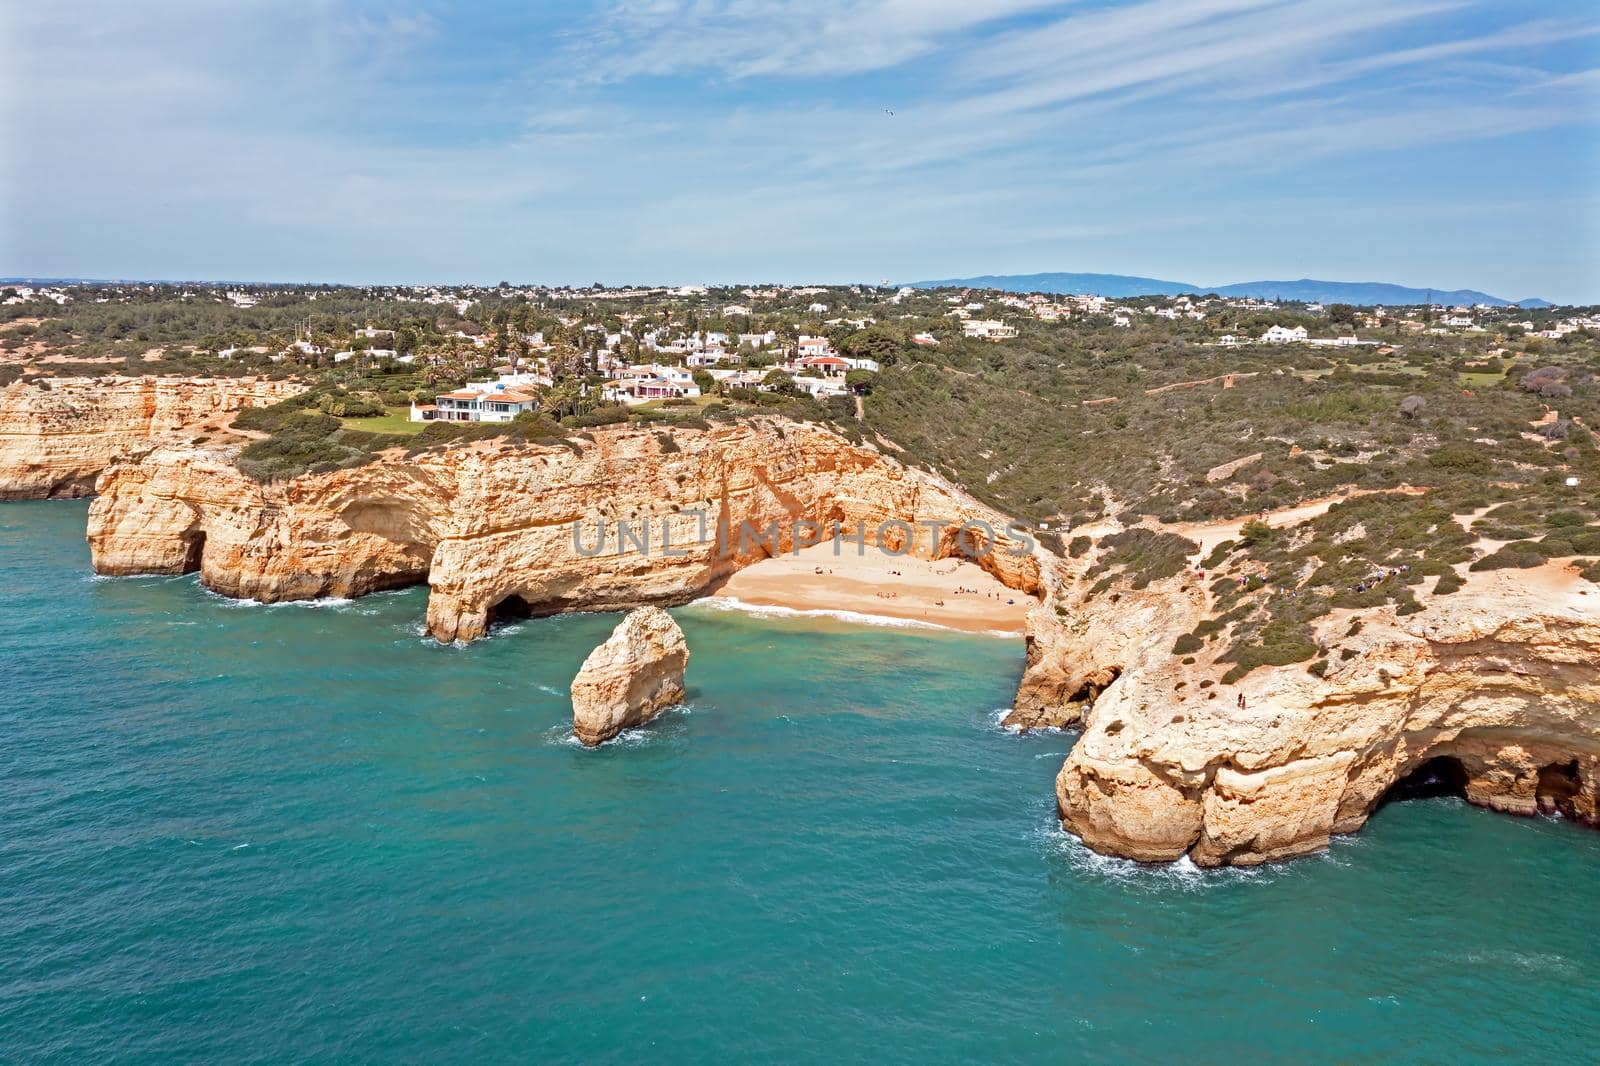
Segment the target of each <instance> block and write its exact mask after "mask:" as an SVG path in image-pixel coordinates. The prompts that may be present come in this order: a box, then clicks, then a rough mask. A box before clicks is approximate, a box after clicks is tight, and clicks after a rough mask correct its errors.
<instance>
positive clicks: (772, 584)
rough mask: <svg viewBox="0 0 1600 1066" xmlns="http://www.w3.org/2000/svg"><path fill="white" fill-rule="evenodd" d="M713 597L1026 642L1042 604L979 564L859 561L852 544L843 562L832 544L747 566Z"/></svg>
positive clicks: (875, 557)
mask: <svg viewBox="0 0 1600 1066" xmlns="http://www.w3.org/2000/svg"><path fill="white" fill-rule="evenodd" d="M819 569H820V570H821V571H822V573H818V572H817V571H818V570H819ZM957 589H965V590H969V591H964V592H958V591H956V590H957ZM712 595H713V596H714V597H716V598H720V599H735V600H738V601H739V602H740V603H745V604H750V605H751V606H757V607H787V608H789V609H791V610H796V611H850V612H853V613H856V614H866V615H877V616H879V617H881V618H896V619H902V620H907V621H914V622H925V623H928V624H930V625H938V626H944V627H946V628H949V629H959V630H962V631H964V632H968V633H1014V634H1017V635H1019V636H1020V635H1021V634H1022V632H1023V629H1024V625H1023V623H1024V619H1026V617H1027V614H1028V611H1029V610H1030V609H1032V608H1033V607H1034V606H1035V605H1036V604H1037V603H1038V601H1037V600H1036V599H1034V598H1033V597H1032V596H1029V595H1027V594H1025V593H1022V592H1017V591H1016V590H1015V589H1008V588H1006V587H1005V586H1004V585H1002V584H1001V583H1000V582H999V581H998V580H997V579H996V578H994V577H993V576H991V575H990V574H989V572H988V571H986V570H984V569H982V568H981V567H979V566H978V565H977V564H976V563H971V562H967V561H966V560H963V559H941V560H939V561H938V562H935V563H930V562H928V561H927V560H925V559H917V558H913V557H912V556H909V555H903V556H899V557H896V556H892V555H887V554H885V553H883V552H880V551H878V550H876V549H875V548H868V549H867V552H866V554H865V555H857V554H856V546H855V544H854V543H853V542H849V541H846V542H844V543H843V544H841V545H840V548H839V554H838V555H835V554H834V547H833V543H832V542H829V543H826V544H818V545H815V546H814V547H810V548H805V549H802V550H801V551H800V553H799V554H798V555H781V556H778V557H776V558H772V559H767V560H764V561H762V562H759V563H755V564H754V565H752V566H747V567H745V568H744V569H743V570H740V571H739V572H738V573H736V574H734V575H733V576H732V577H731V578H729V579H728V581H727V582H726V583H725V584H723V585H722V586H721V587H720V588H718V589H717V591H716V592H714V593H713V594H712ZM940 601H943V605H942V606H941V605H940ZM1008 601H1009V602H1008Z"/></svg>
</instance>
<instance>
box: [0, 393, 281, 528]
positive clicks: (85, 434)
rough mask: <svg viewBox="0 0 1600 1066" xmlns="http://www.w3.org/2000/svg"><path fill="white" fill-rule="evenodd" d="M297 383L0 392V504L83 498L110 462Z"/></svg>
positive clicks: (221, 420) (199, 428)
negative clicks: (10, 501)
mask: <svg viewBox="0 0 1600 1066" xmlns="http://www.w3.org/2000/svg"><path fill="white" fill-rule="evenodd" d="M303 388H304V386H303V385H299V384H296V383H294V382H287V381H268V380H266V379H258V378H203V379H199V378H163V377H142V378H111V379H94V378H50V379H43V380H41V381H35V382H21V381H19V382H13V383H12V384H11V385H8V386H6V387H5V388H3V389H0V500H27V499H50V498H58V497H75V496H87V495H89V494H90V493H91V492H93V491H94V481H95V478H96V477H98V476H99V474H100V472H101V471H102V470H104V469H105V468H106V466H107V465H108V464H110V462H111V461H112V460H113V459H116V458H120V457H123V456H128V455H132V454H134V453H136V452H139V451H142V450H144V449H147V448H149V447H151V446H152V445H154V444H156V443H160V442H162V441H177V440H188V439H190V438H191V437H193V436H194V435H196V434H199V433H203V432H205V431H207V430H215V429H219V428H221V427H223V426H226V425H227V423H229V422H231V421H232V419H233V416H234V415H235V414H237V413H238V412H239V411H240V410H241V409H242V408H245V407H252V406H264V405H266V404H272V403H276V402H278V401H279V400H282V399H286V398H287V397H289V396H292V395H294V394H296V393H298V392H300V391H301V390H302V389H303Z"/></svg>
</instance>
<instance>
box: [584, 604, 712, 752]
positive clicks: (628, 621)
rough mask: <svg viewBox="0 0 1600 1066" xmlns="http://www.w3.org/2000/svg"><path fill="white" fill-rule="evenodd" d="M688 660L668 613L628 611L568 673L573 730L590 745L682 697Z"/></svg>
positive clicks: (656, 609)
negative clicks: (574, 670)
mask: <svg viewBox="0 0 1600 1066" xmlns="http://www.w3.org/2000/svg"><path fill="white" fill-rule="evenodd" d="M688 665H689V645H688V643H687V642H686V641H685V640H684V639H683V630H681V629H679V628H678V623H676V622H674V621H673V620H672V616H671V615H670V614H668V613H667V612H666V611H663V610H662V609H661V608H659V607H640V608H638V609H636V610H632V611H629V612H628V614H627V617H625V618H623V620H622V621H621V622H618V623H617V628H616V629H614V630H612V632H611V636H610V637H608V638H607V639H606V640H605V641H604V642H603V643H601V644H600V645H598V646H597V647H596V648H595V649H594V651H592V652H590V653H589V657H588V658H586V659H584V661H583V666H582V667H581V668H580V669H579V670H578V675H577V676H576V677H574V678H573V679H572V731H573V733H574V734H575V735H576V736H577V738H578V739H579V740H581V741H582V742H583V743H584V744H586V745H588V746H589V747H594V746H595V745H597V744H603V743H605V742H606V741H608V740H610V739H611V738H612V737H614V736H616V735H617V734H618V733H620V732H622V731H623V730H624V729H631V728H632V727H634V726H638V725H643V724H644V723H645V722H648V721H650V720H651V719H652V718H654V717H655V716H656V715H658V714H660V713H661V712H662V711H664V710H666V709H667V708H668V707H671V706H672V705H673V704H676V703H682V702H683V672H684V669H685V667H687V666H688Z"/></svg>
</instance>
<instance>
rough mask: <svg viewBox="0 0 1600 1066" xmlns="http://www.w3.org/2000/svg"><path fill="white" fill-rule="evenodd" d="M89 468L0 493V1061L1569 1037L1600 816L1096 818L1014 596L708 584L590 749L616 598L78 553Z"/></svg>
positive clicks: (419, 1058)
mask: <svg viewBox="0 0 1600 1066" xmlns="http://www.w3.org/2000/svg"><path fill="white" fill-rule="evenodd" d="M84 512H85V506H84V505H83V504H81V503H41V504H10V505H5V506H3V507H0V663H3V664H4V666H3V670H0V1061H6V1062H35V1061H40V1062H42V1061H49V1062H73V1061H76V1062H96V1063H98V1062H108V1061H143V1062H173V1061H192V1060H199V1059H203V1060H210V1061H225V1062H256V1061H262V1062H281V1061H320V1062H335V1061H338V1062H348V1061H373V1060H405V1061H416V1062H470V1063H483V1062H496V1061H528V1060H544V1061H549V1060H556V1061H562V1060H566V1061H570V1060H586V1061H599V1062H629V1063H632V1062H640V1061H674V1062H683V1061H695V1062H699V1061H727V1060H762V1061H774V1060H775V1061H785V1062H789V1061H795V1062H830V1063H832V1062H844V1061H874V1062H879V1061H914V1062H919V1063H929V1062H965V1061H973V1060H996V1061H1041V1062H1043V1061H1049V1062H1059V1061H1104V1062H1127V1061H1150V1060H1184V1061H1188V1062H1224V1061H1226V1062H1236V1061H1240V1060H1245V1059H1248V1060H1260V1061H1269V1062H1271V1061H1362V1060H1371V1059H1379V1060H1397V1059H1398V1060H1405V1061H1432V1062H1445V1061H1452V1062H1454V1061H1490V1060H1499V1059H1503V1058H1507V1057H1512V1056H1514V1057H1517V1058H1525V1057H1530V1056H1532V1055H1536V1054H1537V1055H1542V1056H1547V1057H1550V1058H1552V1059H1559V1060H1561V1061H1571V1062H1592V1061H1594V1060H1595V1056H1596V1042H1595V1041H1596V1037H1595V1035H1594V1034H1595V1032H1596V1028H1597V1023H1600V980H1597V975H1600V936H1597V935H1596V934H1595V932H1594V921H1593V915H1594V889H1595V886H1596V884H1597V883H1600V834H1597V833H1593V832H1590V831H1585V830H1581V829H1576V828H1574V827H1572V826H1570V825H1567V824H1565V823H1563V822H1560V821H1555V820H1518V819H1511V818H1506V817H1501V816H1497V815H1493V814H1490V813H1487V812H1483V811H1479V810H1475V809H1473V808H1470V807H1467V806H1465V805H1462V804H1460V803H1457V802H1453V801H1448V800H1430V801H1421V802H1415V803H1405V804H1396V805H1393V806H1390V807H1388V808H1385V809H1384V810H1383V811H1381V812H1380V813H1379V814H1378V815H1377V816H1376V817H1375V818H1374V819H1373V821H1372V822H1371V824H1370V825H1369V826H1368V828H1367V830H1366V831H1365V832H1364V833H1362V834H1361V835H1359V836H1358V837H1355V838H1351V839H1348V840H1344V841H1340V842H1339V843H1338V844H1337V845H1336V846H1335V847H1334V848H1333V849H1332V851H1331V852H1329V853H1328V854H1327V855H1326V856H1324V857H1320V858H1313V859H1309V860H1305V861H1301V862H1297V863H1292V864H1289V865H1285V866H1280V867H1273V868H1270V869H1264V870H1256V871H1249V872H1240V871H1221V872H1202V871H1199V870H1196V869H1193V868H1192V867H1186V866H1182V865H1180V866H1177V867H1167V868H1161V869H1147V868H1141V867H1136V866H1132V865H1130V864H1126V863H1121V862H1115V861H1111V860H1106V859H1101V858H1098V857H1095V856H1093V855H1091V854H1089V853H1087V852H1085V851H1084V850H1083V849H1082V848H1081V847H1080V846H1078V845H1076V844H1075V843H1074V842H1073V841H1071V840H1070V839H1069V838H1067V837H1065V836H1063V835H1062V834H1061V833H1060V831H1059V830H1058V828H1057V826H1056V824H1055V821H1054V819H1053V817H1052V804H1053V800H1052V790H1051V785H1052V781H1053V778H1054V775H1055V773H1056V770H1057V768H1058V767H1059V765H1060V763H1061V759H1062V757H1063V755H1064V754H1065V753H1066V751H1067V749H1068V747H1069V745H1070V743H1071V739H1072V738H1071V737H1070V736H1067V735H1060V734H1050V735H1039V736H1029V737H1016V736H1012V735H1008V734H1006V733H1004V732H1002V731H1000V730H999V729H997V728H996V727H995V711H996V709H997V708H1000V707H1003V706H1004V705H1005V704H1006V703H1007V702H1008V701H1009V698H1010V696H1011V692H1012V689H1013V686H1014V685H1015V683H1016V679H1017V677H1018V674H1019V672H1020V669H1021V648H1020V645H1019V644H1018V643H1017V642H1015V641H1003V640H995V639H986V638H971V637H959V636H951V635H943V634H933V633H929V632H926V631H920V632H911V631H900V630H895V629H891V628H869V627H861V626H849V625H845V624H840V623H836V622H832V621H829V620H818V619H796V618H782V619H761V618H749V617H744V616H741V615H737V614H730V613H728V612H722V611H711V610H706V609H697V608H687V609H684V610H682V611H679V612H677V616H678V618H679V619H680V621H681V622H682V624H683V627H684V630H685V632H686V633H687V635H688V638H689V643H690V646H691V648H692V650H693V660H692V662H691V665H690V678H689V688H690V700H689V705H688V707H687V708H686V709H684V710H682V711H678V712H674V713H672V714H670V715H668V716H667V717H665V718H663V719H661V720H659V721H658V722H656V723H655V724H654V725H652V726H651V727H649V728H648V729H646V730H643V731H640V732H638V733H635V734H630V735H628V736H626V737H625V738H623V739H622V740H620V741H619V742H617V743H614V744H612V745H608V746H606V747H604V748H602V749H600V750H598V751H585V750H582V749H580V748H579V747H577V746H575V745H574V744H573V743H572V742H571V740H570V739H569V733H568V725H569V714H570V707H569V705H568V702H567V700H566V697H565V696H564V695H563V693H564V692H565V689H566V686H567V684H568V683H569V682H570V680H571V677H572V674H573V673H574V672H575V670H576V669H577V667H578V664H579V663H580V662H581V661H582V659H583V657H584V655H585V654H587V652H588V650H589V649H590V648H591V647H592V646H593V645H594V644H595V643H596V642H597V641H599V640H600V639H602V638H603V637H604V635H605V634H606V632H607V631H608V630H609V628H610V626H611V625H612V624H613V623H614V617H605V616H577V617H568V618H559V619H546V620H540V621H530V622H525V623H522V624H520V625H518V626H515V627H512V628H510V629H507V630H502V631H500V632H498V633H496V634H495V635H494V636H493V637H492V639H490V640H488V641H485V642H482V643H480V644H477V645H474V646H472V647H468V648H440V647H435V646H433V645H432V644H431V643H430V642H428V641H425V640H424V639H422V638H421V636H420V630H419V624H420V621H421V617H422V613H423V608H424V592H423V591H422V590H410V591H405V592H400V593H394V594H389V595H382V596H377V597H373V598H370V599H366V600H362V601H357V602H353V603H343V604H332V605H323V606H316V607H308V606H293V605H289V606H277V607H260V606H250V605H238V604H234V603H230V602H228V601H226V600H223V599H220V598H218V597H215V596H212V595H210V594H208V593H206V592H205V591H204V590H202V589H200V588H199V587H198V586H197V585H196V583H195V581H194V580H193V579H192V578H135V579H125V580H95V579H93V578H91V576H90V574H89V570H88V555H87V551H86V549H85V548H84V546H83V543H82V535H83V520H84Z"/></svg>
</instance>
